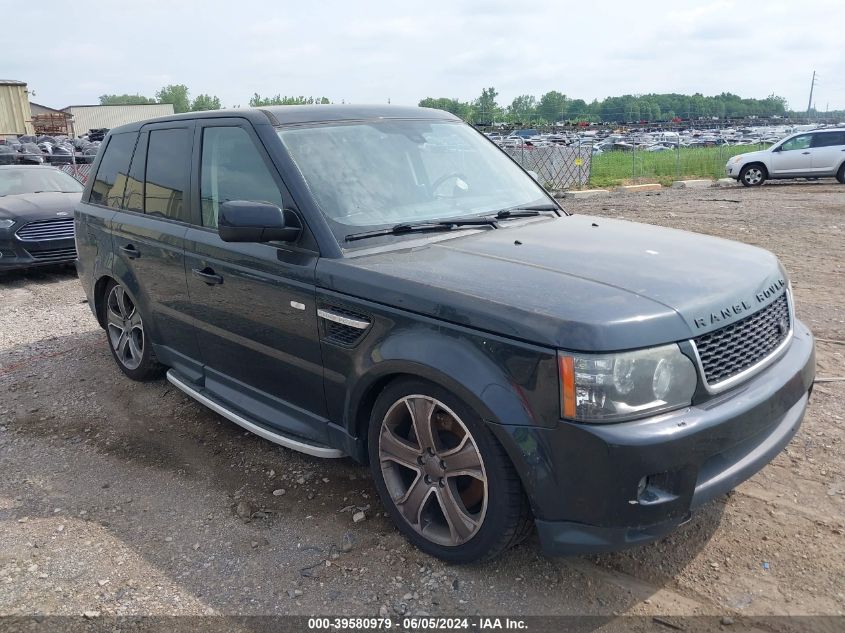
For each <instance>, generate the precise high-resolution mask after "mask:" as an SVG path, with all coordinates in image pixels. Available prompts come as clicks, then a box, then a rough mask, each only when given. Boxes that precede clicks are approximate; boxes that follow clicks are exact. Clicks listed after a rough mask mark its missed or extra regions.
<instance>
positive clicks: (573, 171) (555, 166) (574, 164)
mask: <svg viewBox="0 0 845 633" xmlns="http://www.w3.org/2000/svg"><path fill="white" fill-rule="evenodd" d="M502 149H503V150H504V151H505V152H506V153H507V154H508V155H509V156H510V157H511V158H513V159H514V160H515V161H516V162H517V163H519V164H520V165H521V166H522V167H523V169H527V170H528V171H533V172H534V173H536V174H537V180H538V181H539V182H540V184H541V185H543V186H544V187H545V188H546V189H547V190H549V191H553V192H554V191H564V190H565V189H573V188H578V189H580V188H581V187H585V186H587V183H589V181H590V164H591V159H592V156H593V151H592V145H591V144H577V145H549V146H541V147H533V146H531V145H527V144H525V145H522V146H520V147H503V148H502Z"/></svg>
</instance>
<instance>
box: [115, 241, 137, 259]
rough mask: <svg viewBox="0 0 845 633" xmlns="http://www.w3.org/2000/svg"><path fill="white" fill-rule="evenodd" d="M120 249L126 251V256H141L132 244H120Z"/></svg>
mask: <svg viewBox="0 0 845 633" xmlns="http://www.w3.org/2000/svg"><path fill="white" fill-rule="evenodd" d="M120 250H122V251H123V252H124V253H126V256H127V257H128V258H129V259H137V258H139V257H140V256H141V251H139V250H138V249H137V248H135V247H134V246H133V245H132V244H127V245H126V246H121V247H120Z"/></svg>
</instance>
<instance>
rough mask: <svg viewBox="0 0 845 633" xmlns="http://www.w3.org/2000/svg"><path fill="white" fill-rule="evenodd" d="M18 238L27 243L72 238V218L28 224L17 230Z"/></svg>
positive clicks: (37, 221)
mask: <svg viewBox="0 0 845 633" xmlns="http://www.w3.org/2000/svg"><path fill="white" fill-rule="evenodd" d="M18 237H19V238H21V239H22V240H26V241H28V242H43V241H46V240H64V239H67V238H72V237H73V218H52V219H50V220H36V221H35V222H30V223H29V224H25V225H24V226H22V227H21V228H19V229H18Z"/></svg>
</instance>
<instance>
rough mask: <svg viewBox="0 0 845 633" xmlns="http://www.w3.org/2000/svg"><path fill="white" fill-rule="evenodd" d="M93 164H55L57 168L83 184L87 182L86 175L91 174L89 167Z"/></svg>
mask: <svg viewBox="0 0 845 633" xmlns="http://www.w3.org/2000/svg"><path fill="white" fill-rule="evenodd" d="M92 166H93V165H90V164H87V163H86V164H81V165H56V167H57V168H58V169H61V170H62V171H63V172H65V173H66V174H68V175H70V176H73V177H74V178H76V179H77V180H78V181H79V182H81V183H82V184H83V185H84V184H86V183H87V182H88V176H89V175H90V174H91V167H92Z"/></svg>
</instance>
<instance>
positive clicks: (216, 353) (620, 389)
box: [76, 105, 815, 562]
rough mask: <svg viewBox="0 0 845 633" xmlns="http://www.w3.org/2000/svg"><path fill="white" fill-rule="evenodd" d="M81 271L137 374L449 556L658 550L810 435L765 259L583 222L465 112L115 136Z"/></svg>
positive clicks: (711, 243)
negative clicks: (290, 456)
mask: <svg viewBox="0 0 845 633" xmlns="http://www.w3.org/2000/svg"><path fill="white" fill-rule="evenodd" d="M92 173H94V174H95V176H94V177H92V178H91V179H90V181H89V183H88V185H87V188H86V191H85V193H84V195H83V200H82V203H81V204H80V205H79V207H78V208H77V213H76V235H77V245H78V250H79V264H78V268H79V274H80V279H81V280H82V284H83V286H84V287H85V291H86V293H87V295H88V298H89V304H90V306H91V308H92V310H93V312H94V314H95V315H96V317H97V319H98V320H99V322H100V324H101V325H102V327H103V329H104V330H105V331H106V339H107V341H108V344H109V347H110V349H111V352H112V354H113V356H114V358H115V360H116V362H117V364H118V366H119V367H120V369H121V370H122V371H123V372H124V373H125V374H126V375H128V376H129V377H131V378H134V379H139V380H147V379H152V378H155V377H158V376H160V375H161V374H162V373H164V372H166V373H167V377H168V379H169V380H170V381H171V382H172V383H173V384H174V385H176V386H177V387H178V388H179V389H181V390H183V391H184V392H185V393H187V394H189V395H190V396H192V397H193V398H195V399H197V400H198V401H199V402H201V403H203V404H204V405H206V406H208V407H209V408H211V409H212V410H214V411H216V412H217V413H219V414H221V415H223V416H225V417H226V418H228V419H229V420H231V421H233V422H235V423H236V424H239V425H241V426H242V427H244V428H246V429H248V430H250V431H252V432H254V433H257V434H258V435H260V436H262V437H264V438H266V439H268V440H270V441H273V442H276V443H278V444H281V445H282V446H287V447H289V448H292V449H295V450H299V451H303V452H305V453H308V454H310V455H315V456H319V457H343V456H350V457H352V458H353V459H355V460H358V461H360V462H365V463H369V465H370V468H371V470H372V473H373V477H374V479H375V483H376V487H377V488H378V491H379V493H380V495H381V498H382V501H383V502H384V505H385V507H386V509H387V511H388V513H389V514H390V516H391V517H392V518H393V520H394V522H395V523H396V525H397V526H398V528H399V529H400V530H401V531H402V532H403V533H404V534H405V535H406V536H407V537H408V538H409V539H410V540H411V541H412V542H413V543H415V544H416V545H417V546H419V547H420V548H421V549H423V550H424V551H426V552H429V553H431V554H433V555H435V556H439V557H441V558H443V559H446V560H449V561H453V562H467V561H471V560H478V559H483V558H489V557H491V556H494V555H496V554H497V553H499V552H501V551H503V550H504V549H505V548H507V547H508V546H509V545H512V544H514V543H516V542H518V541H519V540H520V539H522V538H524V537H525V536H526V535H527V534H528V533H529V531H530V528H531V525H532V522H533V524H534V525H536V528H537V531H538V533H539V536H540V542H541V544H542V546H543V548H544V549H545V550H546V551H547V552H549V553H553V554H572V553H582V552H596V551H604V550H612V549H618V548H622V547H626V546H630V545H634V544H638V543H644V542H648V541H650V540H653V539H655V538H658V537H660V536H661V535H663V534H666V533H667V532H668V531H670V530H672V529H673V528H675V527H677V526H678V525H680V524H682V523H684V522H685V521H687V520H688V519H689V517H690V515H691V513H692V512H693V511H694V510H695V509H696V508H698V507H699V506H701V504H703V503H704V502H706V501H707V500H709V499H712V498H713V497H715V496H717V495H720V494H723V493H725V492H727V491H728V490H730V489H731V488H733V487H734V486H736V485H737V484H739V483H740V482H741V481H743V480H744V479H746V478H748V477H750V476H751V475H752V474H754V473H755V472H757V471H758V470H759V469H760V468H762V467H763V466H764V465H765V464H766V463H767V462H769V461H770V460H771V459H772V458H773V457H774V456H775V455H776V454H777V453H778V452H779V451H780V450H781V449H782V448H783V447H784V446H785V445H786V444H787V443H788V442H789V440H790V438H791V437H792V436H793V434H794V433H795V432H796V430H797V428H798V426H799V424H800V423H801V420H802V418H803V415H804V411H805V408H806V406H807V401H808V396H809V390H810V388H811V386H812V383H813V377H814V371H815V370H814V367H815V364H814V347H813V338H812V335H811V334H810V332H809V330H808V329H807V327H806V326H804V325H803V324H802V323H801V322H800V321H798V320H796V319H795V317H794V308H793V303H792V293H791V291H790V287H789V280H788V277H787V274H786V271H785V270H784V269H783V267H782V266H781V264H780V263H779V262H778V260H777V258H776V257H775V256H774V255H772V254H771V253H769V252H767V251H764V250H762V249H759V248H755V247H752V246H747V245H744V244H739V243H736V242H730V241H726V240H721V239H716V238H712V237H705V236H701V235H694V234H690V233H684V232H680V231H674V230H670V229H665V228H658V227H654V226H646V225H641V224H635V223H631V222H624V221H620V220H612V219H605V218H592V217H586V216H577V215H570V214H568V213H566V212H565V211H564V210H563V209H561V208H560V207H559V206H558V204H557V203H556V202H555V200H554V199H552V198H551V197H549V195H548V194H547V193H546V192H545V191H544V190H543V189H542V188H541V187H540V186H539V185H538V184H537V183H536V182H535V181H534V180H533V179H532V178H531V177H530V176H529V175H528V174H527V173H526V172H525V171H523V170H522V169H521V168H520V167H519V166H518V165H517V164H516V163H514V162H513V161H512V160H511V159H510V158H509V157H508V156H507V155H506V154H504V153H503V152H502V151H501V150H499V149H498V148H497V147H496V146H495V145H494V144H493V143H491V142H490V141H488V140H487V139H486V138H484V136H483V135H481V134H480V133H478V132H476V131H475V130H474V129H472V128H471V127H469V126H467V125H465V124H463V123H462V122H461V121H460V120H459V119H457V118H456V117H454V116H452V115H451V114H448V113H445V112H441V111H438V110H429V109H423V108H402V107H362V106H325V105H323V106H302V107H271V108H266V109H260V110H247V109H242V110H241V109H239V110H234V111H218V112H209V113H191V114H187V115H181V116H171V117H166V118H162V119H156V120H152V121H148V122H145V123H137V124H131V125H127V126H123V127H120V128H117V129H114V130H111V132H110V133H109V134H108V136H107V137H106V140H105V146H104V150H103V151H101V152H100V153H99V155H98V158H97V161H96V164H95V166H94V172H92Z"/></svg>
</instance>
